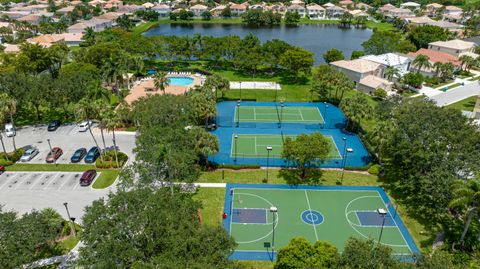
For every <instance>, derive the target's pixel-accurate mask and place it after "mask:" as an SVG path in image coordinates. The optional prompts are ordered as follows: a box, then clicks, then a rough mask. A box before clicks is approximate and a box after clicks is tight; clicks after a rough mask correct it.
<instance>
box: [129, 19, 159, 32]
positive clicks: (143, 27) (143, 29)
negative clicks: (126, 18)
mask: <svg viewBox="0 0 480 269" xmlns="http://www.w3.org/2000/svg"><path fill="white" fill-rule="evenodd" d="M159 23H160V22H158V21H153V22H152V21H149V22H144V23H140V24H139V25H137V26H135V27H134V28H133V29H132V33H133V34H134V35H139V34H141V33H143V32H146V31H148V30H149V29H150V28H153V27H155V26H157V25H158V24H159Z"/></svg>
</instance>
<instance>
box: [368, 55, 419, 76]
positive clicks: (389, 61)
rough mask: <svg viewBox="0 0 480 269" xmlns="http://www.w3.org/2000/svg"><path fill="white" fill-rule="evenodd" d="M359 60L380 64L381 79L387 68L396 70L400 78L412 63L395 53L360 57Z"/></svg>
mask: <svg viewBox="0 0 480 269" xmlns="http://www.w3.org/2000/svg"><path fill="white" fill-rule="evenodd" d="M360 59H365V60H369V61H371V62H374V63H377V64H380V65H381V66H382V72H381V73H380V76H382V77H383V78H385V69H386V68H387V67H393V68H395V69H397V70H398V73H399V75H400V77H401V76H403V75H405V74H407V73H408V70H409V69H410V64H411V62H412V60H411V59H410V58H408V57H406V56H402V55H400V54H397V53H385V54H381V55H366V56H363V57H360Z"/></svg>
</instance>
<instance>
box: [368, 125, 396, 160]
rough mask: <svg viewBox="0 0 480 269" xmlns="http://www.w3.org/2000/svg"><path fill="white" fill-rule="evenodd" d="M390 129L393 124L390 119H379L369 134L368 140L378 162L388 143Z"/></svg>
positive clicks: (391, 129)
mask: <svg viewBox="0 0 480 269" xmlns="http://www.w3.org/2000/svg"><path fill="white" fill-rule="evenodd" d="M392 131H393V124H392V123H391V122H390V121H380V122H379V123H378V124H377V125H376V126H375V128H374V129H373V130H372V132H371V134H370V141H371V143H372V145H373V147H374V150H375V153H376V155H377V158H378V161H379V162H380V163H381V156H382V152H383V150H384V148H385V145H386V144H387V143H388V140H389V139H388V136H389V135H391V133H392Z"/></svg>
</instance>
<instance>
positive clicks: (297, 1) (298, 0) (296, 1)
mask: <svg viewBox="0 0 480 269" xmlns="http://www.w3.org/2000/svg"><path fill="white" fill-rule="evenodd" d="M290 5H300V6H304V5H305V2H303V1H302V0H292V1H290Z"/></svg>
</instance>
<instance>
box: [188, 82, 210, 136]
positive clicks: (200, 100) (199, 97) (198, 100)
mask: <svg viewBox="0 0 480 269" xmlns="http://www.w3.org/2000/svg"><path fill="white" fill-rule="evenodd" d="M189 101H190V106H191V109H192V110H191V111H192V115H193V118H194V119H196V121H197V124H201V123H204V124H205V127H207V125H208V122H209V121H210V120H211V119H213V118H214V117H215V116H216V115H217V106H216V100H215V96H214V94H213V92H212V90H211V89H208V88H206V87H203V88H202V89H200V90H196V91H194V92H193V93H192V94H190V95H189Z"/></svg>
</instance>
